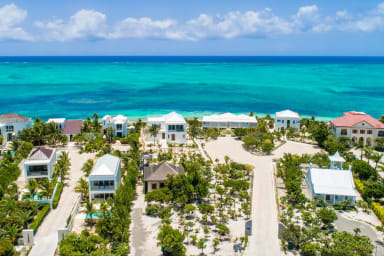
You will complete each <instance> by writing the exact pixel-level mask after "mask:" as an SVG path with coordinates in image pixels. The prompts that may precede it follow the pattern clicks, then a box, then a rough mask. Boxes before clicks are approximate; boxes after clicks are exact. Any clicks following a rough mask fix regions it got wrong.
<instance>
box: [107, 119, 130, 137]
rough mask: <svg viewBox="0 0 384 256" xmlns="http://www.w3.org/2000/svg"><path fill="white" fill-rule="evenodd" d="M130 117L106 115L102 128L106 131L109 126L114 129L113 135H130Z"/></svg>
mask: <svg viewBox="0 0 384 256" xmlns="http://www.w3.org/2000/svg"><path fill="white" fill-rule="evenodd" d="M127 127H128V118H127V117H126V116H123V115H117V116H110V115H106V116H104V117H103V119H102V129H103V131H104V132H106V130H107V129H108V128H112V129H113V136H115V137H120V138H121V137H125V136H127V135H128V128H127Z"/></svg>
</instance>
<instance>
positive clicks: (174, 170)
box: [144, 162, 184, 181]
mask: <svg viewBox="0 0 384 256" xmlns="http://www.w3.org/2000/svg"><path fill="white" fill-rule="evenodd" d="M179 173H184V168H183V167H179V166H175V165H172V164H169V163H166V162H165V163H161V164H158V165H155V166H150V167H145V168H144V181H164V180H166V179H167V176H168V175H177V174H179Z"/></svg>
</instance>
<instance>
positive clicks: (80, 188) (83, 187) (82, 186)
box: [75, 178, 89, 200]
mask: <svg viewBox="0 0 384 256" xmlns="http://www.w3.org/2000/svg"><path fill="white" fill-rule="evenodd" d="M75 191H76V192H77V193H80V195H81V199H82V200H84V198H88V193H89V185H88V181H86V180H85V179H83V178H81V179H80V180H79V181H78V182H77V185H76V187H75Z"/></svg>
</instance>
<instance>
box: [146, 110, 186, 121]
mask: <svg viewBox="0 0 384 256" xmlns="http://www.w3.org/2000/svg"><path fill="white" fill-rule="evenodd" d="M147 121H148V122H166V123H174V124H186V123H187V122H186V121H185V119H184V117H183V116H182V115H180V114H178V113H176V112H171V113H169V114H166V115H163V116H161V117H148V118H147Z"/></svg>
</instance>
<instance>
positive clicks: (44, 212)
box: [29, 204, 50, 233]
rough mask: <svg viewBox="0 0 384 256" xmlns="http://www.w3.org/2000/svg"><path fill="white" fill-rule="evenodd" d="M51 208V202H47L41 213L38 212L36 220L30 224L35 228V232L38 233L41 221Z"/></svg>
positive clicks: (30, 226) (31, 227)
mask: <svg viewBox="0 0 384 256" xmlns="http://www.w3.org/2000/svg"><path fill="white" fill-rule="evenodd" d="M49 210H50V206H49V204H45V205H44V207H43V208H42V209H41V210H40V212H39V214H37V216H36V218H35V220H34V221H33V222H32V223H31V225H29V228H30V229H33V232H34V233H36V231H37V229H38V228H39V226H40V224H41V222H43V220H44V218H45V216H46V215H47V214H48V212H49Z"/></svg>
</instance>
